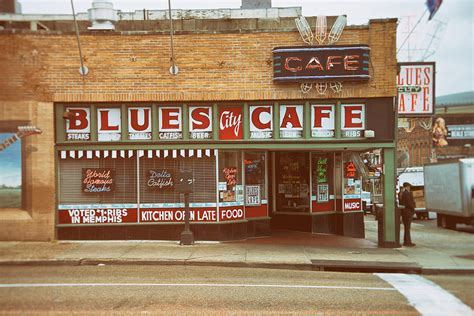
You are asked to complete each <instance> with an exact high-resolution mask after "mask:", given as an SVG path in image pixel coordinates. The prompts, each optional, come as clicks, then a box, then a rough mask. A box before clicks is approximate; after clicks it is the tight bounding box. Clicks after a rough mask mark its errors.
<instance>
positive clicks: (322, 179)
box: [311, 153, 334, 212]
mask: <svg viewBox="0 0 474 316" xmlns="http://www.w3.org/2000/svg"><path fill="white" fill-rule="evenodd" d="M311 155H312V156H311V162H312V194H311V195H312V196H311V200H312V201H313V212H314V211H333V210H334V171H333V170H334V169H333V168H334V163H333V161H334V155H333V154H332V153H331V154H329V153H312V154H311Z"/></svg>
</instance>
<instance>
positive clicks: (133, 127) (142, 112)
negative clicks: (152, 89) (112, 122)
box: [128, 107, 151, 139]
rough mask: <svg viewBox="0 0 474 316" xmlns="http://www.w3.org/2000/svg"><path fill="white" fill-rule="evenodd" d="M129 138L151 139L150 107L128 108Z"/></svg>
mask: <svg viewBox="0 0 474 316" xmlns="http://www.w3.org/2000/svg"><path fill="white" fill-rule="evenodd" d="M128 137H129V139H151V108H150V107H140V108H138V107H137V108H135V107H133V108H128Z"/></svg>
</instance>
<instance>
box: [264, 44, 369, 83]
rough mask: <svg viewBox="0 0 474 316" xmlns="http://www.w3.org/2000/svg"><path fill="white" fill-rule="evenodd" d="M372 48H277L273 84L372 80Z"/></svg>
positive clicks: (363, 46)
mask: <svg viewBox="0 0 474 316" xmlns="http://www.w3.org/2000/svg"><path fill="white" fill-rule="evenodd" d="M369 58H370V48H369V46H367V45H347V46H318V47H307V46H302V47H276V48H274V49H273V81H275V82H314V81H324V82H328V81H360V80H369V79H370V75H369Z"/></svg>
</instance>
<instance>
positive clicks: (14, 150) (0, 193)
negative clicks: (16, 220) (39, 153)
mask: <svg viewBox="0 0 474 316" xmlns="http://www.w3.org/2000/svg"><path fill="white" fill-rule="evenodd" d="M13 135H14V134H13V133H0V208H21V207H22V191H21V182H22V172H21V139H19V138H16V137H14V138H11V137H12V136H13Z"/></svg>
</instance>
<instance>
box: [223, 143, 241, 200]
mask: <svg viewBox="0 0 474 316" xmlns="http://www.w3.org/2000/svg"><path fill="white" fill-rule="evenodd" d="M241 165H242V159H241V153H240V152H237V151H220V152H219V202H241V203H243V201H244V190H243V185H242V174H241V173H242V170H241V167H240V166H241Z"/></svg>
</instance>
